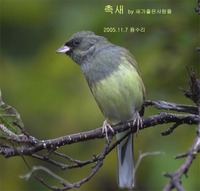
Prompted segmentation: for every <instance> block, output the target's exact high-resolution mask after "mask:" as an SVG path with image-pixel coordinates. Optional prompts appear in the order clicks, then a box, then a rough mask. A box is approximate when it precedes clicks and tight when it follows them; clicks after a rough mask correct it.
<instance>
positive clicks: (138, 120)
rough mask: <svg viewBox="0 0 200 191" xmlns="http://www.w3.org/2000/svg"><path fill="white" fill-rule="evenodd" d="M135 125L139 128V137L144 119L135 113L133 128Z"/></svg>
mask: <svg viewBox="0 0 200 191" xmlns="http://www.w3.org/2000/svg"><path fill="white" fill-rule="evenodd" d="M135 125H136V127H137V131H136V136H137V135H138V133H139V129H140V127H142V126H143V121H142V118H141V117H140V114H139V113H138V112H136V113H135V116H134V120H133V126H135Z"/></svg>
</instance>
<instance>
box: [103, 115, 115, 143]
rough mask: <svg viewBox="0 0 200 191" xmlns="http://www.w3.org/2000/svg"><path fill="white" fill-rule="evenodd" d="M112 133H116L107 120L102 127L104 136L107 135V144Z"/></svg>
mask: <svg viewBox="0 0 200 191" xmlns="http://www.w3.org/2000/svg"><path fill="white" fill-rule="evenodd" d="M109 131H110V132H111V133H114V130H113V128H112V127H111V125H110V124H109V123H108V119H106V120H105V121H104V122H103V126H102V134H104V133H105V134H106V140H107V142H109V137H108V132H109Z"/></svg>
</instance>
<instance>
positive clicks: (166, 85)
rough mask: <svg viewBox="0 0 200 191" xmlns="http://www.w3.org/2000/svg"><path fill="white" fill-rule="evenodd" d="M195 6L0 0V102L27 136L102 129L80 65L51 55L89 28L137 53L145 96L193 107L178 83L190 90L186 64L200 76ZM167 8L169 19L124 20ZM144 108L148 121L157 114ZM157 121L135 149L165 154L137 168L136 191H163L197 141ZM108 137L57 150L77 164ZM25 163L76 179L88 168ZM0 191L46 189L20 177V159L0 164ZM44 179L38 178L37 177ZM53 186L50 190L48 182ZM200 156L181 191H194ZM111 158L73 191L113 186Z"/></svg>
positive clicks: (187, 130)
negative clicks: (111, 29) (108, 29)
mask: <svg viewBox="0 0 200 191" xmlns="http://www.w3.org/2000/svg"><path fill="white" fill-rule="evenodd" d="M108 4H110V5H112V6H113V8H115V7H116V5H123V6H124V14H123V15H121V14H109V13H105V12H104V7H105V6H106V5H108ZM196 6H197V2H196V1H190V0H182V1H172V2H170V1H167V0H162V1H161V0H160V1H125V0H124V1H86V0H85V1H84V0H82V1H81V0H80V1H75V0H72V1H68V0H66V1H56V0H54V1H53V0H51V1H45V0H43V1H39V0H1V10H0V16H1V68H0V69H1V71H0V80H1V83H0V84H1V85H0V87H1V90H2V94H3V100H4V102H6V103H7V104H10V105H12V106H13V107H15V108H16V109H17V110H18V111H19V113H20V114H21V117H22V120H23V122H24V124H25V128H26V130H27V131H28V132H29V133H30V134H32V135H33V136H35V137H37V138H38V139H49V138H55V137H58V136H63V135H66V134H70V133H76V132H80V131H86V130H90V129H94V128H97V127H100V126H101V125H102V122H103V120H104V117H103V116H102V114H101V112H100V110H99V109H98V107H97V105H96V103H95V101H94V99H93V97H92V95H91V93H90V90H89V88H88V87H87V83H86V81H85V79H84V76H83V74H82V72H81V70H80V68H79V66H78V65H76V64H74V63H73V61H71V59H70V58H68V57H66V56H65V55H58V54H56V53H55V51H56V49H58V48H59V47H60V46H61V45H62V44H63V43H64V42H65V41H66V40H67V39H68V38H69V37H70V36H71V35H72V34H73V33H75V32H77V31H80V30H92V31H94V32H95V33H96V34H98V35H103V36H105V37H106V38H108V39H109V41H111V42H113V43H114V44H118V45H120V46H123V47H126V48H127V49H129V50H130V51H131V52H132V53H133V54H134V56H135V57H136V59H137V61H138V63H139V67H140V70H141V73H142V76H143V79H144V82H145V86H146V89H147V99H151V100H155V101H157V100H165V101H170V102H175V103H180V104H192V102H191V101H190V100H187V99H186V98H185V97H184V96H183V94H182V92H181V91H180V90H179V87H182V88H187V87H188V74H187V71H186V65H187V66H194V68H195V69H196V70H197V72H198V73H199V71H200V69H199V53H197V52H196V50H195V48H196V46H198V43H199V16H198V15H197V14H196V13H195V11H194V8H195V7H196ZM147 8H150V9H171V10H172V14H170V15H164V14H163V15H145V14H144V15H136V14H134V15H128V14H127V9H131V10H133V9H134V10H136V9H147ZM104 27H145V29H146V30H145V32H138V33H137V32H135V33H130V32H126V33H125V32H117V33H109V32H108V33H105V32H104ZM158 112H160V111H157V110H155V109H152V108H148V109H147V110H146V112H145V116H149V115H152V114H156V113H158ZM169 127H170V124H169V125H165V126H164V125H162V126H161V125H160V126H157V127H152V128H149V129H145V130H144V131H141V132H140V133H139V136H137V138H136V139H135V158H136V159H137V158H138V153H139V151H142V152H153V151H163V152H165V155H164V156H163V155H160V156H149V157H146V158H145V159H144V160H143V161H142V163H141V165H140V167H139V169H138V172H137V175H136V181H137V183H136V184H137V189H136V190H162V188H163V187H164V185H165V184H166V183H167V182H168V179H167V178H165V177H164V176H163V175H162V173H163V172H165V171H168V172H173V171H175V170H176V169H177V168H178V167H179V166H180V165H181V164H182V163H183V162H184V159H179V160H174V159H173V157H174V156H175V155H176V154H178V153H182V152H185V151H186V150H187V149H188V148H189V147H190V146H191V144H192V141H193V139H194V137H195V130H196V127H195V126H187V125H184V126H181V127H179V128H178V129H176V130H175V131H174V133H173V134H171V135H170V136H166V137H162V136H161V134H160V133H161V132H162V131H164V130H166V129H167V128H169ZM104 143H105V140H93V141H88V142H86V143H79V144H76V145H70V146H66V147H65V148H63V149H62V151H63V152H65V153H66V154H69V155H70V156H72V157H75V158H77V159H80V160H87V159H90V158H91V157H92V155H93V154H98V153H99V152H100V151H101V150H102V148H103V145H104ZM25 159H26V160H27V162H28V163H29V165H30V166H33V165H44V166H46V167H48V168H50V169H51V170H52V171H54V172H55V173H58V174H59V175H60V176H62V177H63V178H65V179H66V180H68V181H69V182H74V181H78V180H80V179H82V178H83V177H84V176H86V175H87V174H88V173H89V172H90V167H87V168H81V169H76V170H70V171H61V170H60V169H57V168H55V167H52V166H50V165H47V164H45V163H41V162H40V161H36V160H33V159H32V158H29V157H25ZM0 162H1V163H0V167H1V168H0V190H4V191H8V190H10V191H11V190H47V189H46V188H45V187H44V186H43V185H41V184H40V183H39V182H37V181H36V180H35V179H33V178H31V179H30V180H28V181H25V180H22V179H20V178H19V175H23V174H25V173H27V172H28V171H29V169H28V168H27V166H26V165H25V163H24V162H23V160H22V159H21V158H20V157H12V158H10V159H4V158H3V157H1V158H0ZM42 174H43V176H44V177H45V174H44V173H41V175H42ZM46 178H47V181H48V180H49V184H50V185H55V184H56V185H57V183H56V182H54V181H53V180H51V179H48V177H46ZM199 180H200V160H199V157H198V158H197V159H196V160H195V161H194V163H193V165H192V167H191V168H190V170H189V172H188V178H185V177H183V181H182V182H183V185H184V187H185V188H186V190H193V191H195V190H199V189H200V181H199ZM117 189H118V188H117V184H116V152H115V151H113V152H112V153H111V154H110V155H109V156H108V157H107V158H106V159H105V161H104V164H103V166H102V168H101V169H100V170H99V172H98V173H97V175H96V176H95V177H94V178H93V179H92V180H91V181H89V182H88V183H86V184H85V185H83V186H82V187H81V188H80V190H117Z"/></svg>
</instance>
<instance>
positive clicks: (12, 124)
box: [0, 90, 24, 135]
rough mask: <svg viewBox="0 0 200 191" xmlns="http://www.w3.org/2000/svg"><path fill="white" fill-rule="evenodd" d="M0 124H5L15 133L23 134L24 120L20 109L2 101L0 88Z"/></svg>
mask: <svg viewBox="0 0 200 191" xmlns="http://www.w3.org/2000/svg"><path fill="white" fill-rule="evenodd" d="M0 124H3V125H4V126H5V127H6V128H7V129H8V130H9V131H11V132H12V133H14V134H21V133H22V130H23V128H24V125H23V122H22V120H21V117H20V114H19V113H18V111H17V110H16V109H15V108H13V107H12V106H10V105H8V104H6V103H4V102H3V101H2V95H1V90H0ZM1 130H2V129H1ZM2 131H3V130H2ZM1 134H2V132H0V135H1Z"/></svg>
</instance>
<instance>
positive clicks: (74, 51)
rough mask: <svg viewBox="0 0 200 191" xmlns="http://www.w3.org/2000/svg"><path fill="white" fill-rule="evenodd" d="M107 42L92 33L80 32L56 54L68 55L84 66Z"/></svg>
mask: <svg viewBox="0 0 200 191" xmlns="http://www.w3.org/2000/svg"><path fill="white" fill-rule="evenodd" d="M105 42H107V40H106V38H104V37H102V36H97V35H95V34H94V33H93V32H91V31H80V32H77V33H75V34H74V35H72V37H71V38H70V39H69V40H68V41H67V42H66V43H65V44H64V45H63V46H62V47H61V48H59V49H58V50H57V51H56V52H57V53H65V54H67V55H68V56H70V57H71V58H72V60H74V61H75V62H76V63H77V64H79V65H82V64H83V63H85V62H87V61H88V59H90V58H91V56H92V54H93V53H94V52H95V50H96V49H97V48H98V47H99V46H101V44H102V43H105Z"/></svg>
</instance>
